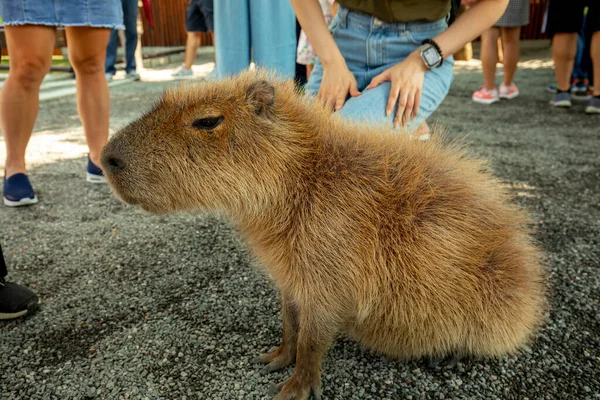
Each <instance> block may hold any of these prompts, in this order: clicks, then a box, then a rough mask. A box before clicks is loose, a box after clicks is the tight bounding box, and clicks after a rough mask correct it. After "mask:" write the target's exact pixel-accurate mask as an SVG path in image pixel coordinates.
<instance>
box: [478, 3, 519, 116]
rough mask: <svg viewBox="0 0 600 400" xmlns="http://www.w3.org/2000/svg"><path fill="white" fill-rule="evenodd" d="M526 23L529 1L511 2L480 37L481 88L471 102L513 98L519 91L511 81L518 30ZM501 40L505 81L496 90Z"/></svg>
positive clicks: (515, 62) (513, 74) (488, 101)
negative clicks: (500, 43)
mask: <svg viewBox="0 0 600 400" xmlns="http://www.w3.org/2000/svg"><path fill="white" fill-rule="evenodd" d="M527 24H529V0H510V2H509V3H508V7H507V9H506V11H505V12H504V14H503V15H502V17H500V19H499V20H498V22H496V23H495V24H494V26H493V27H491V28H489V29H487V30H485V31H484V32H483V33H482V34H481V63H482V66H483V86H482V87H481V89H479V90H478V91H476V92H475V93H473V96H472V99H473V101H474V102H476V103H480V104H492V103H495V102H497V101H499V100H500V99H501V98H502V99H514V98H515V97H517V96H518V95H519V89H518V88H517V85H515V83H514V81H513V79H514V76H515V72H516V71H517V64H518V62H519V57H520V46H519V44H520V36H521V27H522V26H525V25H527ZM499 37H501V38H502V47H503V52H504V62H503V64H504V79H503V81H502V83H501V84H500V86H499V87H498V89H496V64H497V63H498V38H499Z"/></svg>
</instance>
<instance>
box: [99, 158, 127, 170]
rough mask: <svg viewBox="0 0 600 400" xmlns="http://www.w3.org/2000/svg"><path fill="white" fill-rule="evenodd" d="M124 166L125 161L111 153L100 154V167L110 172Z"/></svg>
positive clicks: (121, 168)
mask: <svg viewBox="0 0 600 400" xmlns="http://www.w3.org/2000/svg"><path fill="white" fill-rule="evenodd" d="M124 168H125V161H124V160H123V159H122V158H120V157H118V156H115V155H112V154H110V153H109V154H103V155H102V169H104V170H105V171H108V172H111V173H117V172H119V171H121V170H123V169H124Z"/></svg>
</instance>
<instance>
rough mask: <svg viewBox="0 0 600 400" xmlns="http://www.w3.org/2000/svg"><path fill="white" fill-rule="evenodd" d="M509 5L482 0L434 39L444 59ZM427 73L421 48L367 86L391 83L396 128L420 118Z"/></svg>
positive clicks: (390, 108)
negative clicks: (418, 116) (395, 108)
mask: <svg viewBox="0 0 600 400" xmlns="http://www.w3.org/2000/svg"><path fill="white" fill-rule="evenodd" d="M507 5H508V0H479V1H477V2H476V3H475V4H473V6H472V7H470V8H469V9H468V10H466V11H465V12H464V13H463V14H461V15H460V16H459V17H458V18H457V19H456V21H455V22H454V23H453V24H452V25H450V27H448V29H447V30H445V31H444V32H442V33H441V34H439V35H438V36H436V37H435V38H433V40H434V41H435V42H436V43H437V44H438V45H439V47H440V49H441V50H442V55H443V57H444V58H447V57H449V56H450V55H452V54H454V53H456V52H457V51H459V50H460V49H462V48H463V46H464V45H465V44H466V43H468V42H470V41H472V40H473V39H475V38H476V37H477V36H479V35H480V34H481V33H482V32H483V31H484V30H486V29H488V28H489V27H491V26H492V25H493V24H494V23H495V22H496V21H498V19H500V17H501V16H502V14H503V13H504V11H505V10H506V6H507ZM426 72H427V67H425V65H424V63H423V61H422V59H421V55H420V51H419V49H416V50H415V51H413V52H412V53H411V54H410V55H409V56H408V57H407V58H406V59H405V60H403V61H401V62H400V63H398V64H396V65H394V66H393V67H391V68H388V69H387V70H385V71H384V72H382V73H381V74H379V75H377V76H376V77H374V78H373V79H372V80H371V82H370V83H369V85H368V86H367V89H370V88H373V87H376V86H377V85H379V84H380V83H382V82H386V81H391V90H390V95H389V98H388V103H387V105H386V115H389V114H391V113H392V111H393V109H394V106H395V105H396V103H397V104H398V110H397V112H396V115H395V116H394V126H397V125H398V124H402V125H405V124H406V123H407V122H408V121H409V120H411V119H414V118H415V117H416V115H417V112H418V110H419V105H420V101H421V92H422V89H423V81H424V77H425V73H426Z"/></svg>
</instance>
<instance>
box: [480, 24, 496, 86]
mask: <svg viewBox="0 0 600 400" xmlns="http://www.w3.org/2000/svg"><path fill="white" fill-rule="evenodd" d="M499 35H500V29H498V28H495V27H492V28H490V29H488V30H485V31H484V32H483V33H482V34H481V64H482V67H483V85H484V86H485V88H486V89H488V90H493V89H494V88H495V87H496V63H498V47H497V46H498V45H497V43H498V36H499Z"/></svg>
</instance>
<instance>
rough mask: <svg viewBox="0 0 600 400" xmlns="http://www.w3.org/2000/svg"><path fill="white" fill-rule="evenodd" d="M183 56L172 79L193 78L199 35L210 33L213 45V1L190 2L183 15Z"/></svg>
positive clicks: (198, 0) (199, 40)
mask: <svg viewBox="0 0 600 400" xmlns="http://www.w3.org/2000/svg"><path fill="white" fill-rule="evenodd" d="M185 30H186V31H187V37H186V41H185V56H184V59H183V64H182V65H181V66H180V67H179V68H177V69H176V70H175V71H174V72H173V74H172V76H173V77H174V78H191V77H193V76H194V72H193V71H192V65H193V64H194V60H195V59H196V53H197V52H198V47H200V42H201V39H202V38H201V33H203V32H206V33H210V35H211V37H212V41H213V43H214V39H215V37H214V21H213V0H190V3H189V5H188V8H187V11H186V13H185Z"/></svg>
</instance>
